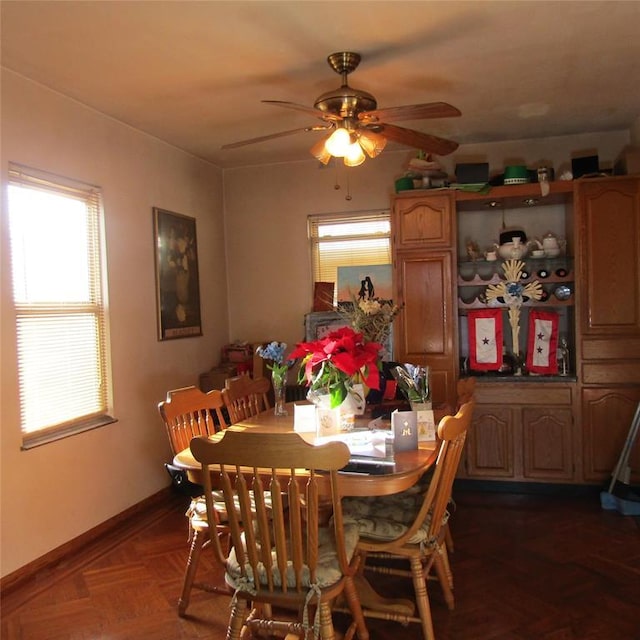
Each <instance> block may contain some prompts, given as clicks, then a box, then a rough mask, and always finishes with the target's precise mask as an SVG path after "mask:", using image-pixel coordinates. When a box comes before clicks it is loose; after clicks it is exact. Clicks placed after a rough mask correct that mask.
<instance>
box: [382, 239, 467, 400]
mask: <svg viewBox="0 0 640 640" xmlns="http://www.w3.org/2000/svg"><path fill="white" fill-rule="evenodd" d="M452 274H453V256H452V254H451V252H450V251H440V252H428V253H424V252H419V253H416V252H404V253H399V254H398V255H397V256H396V264H395V282H396V298H397V301H398V303H399V304H404V309H403V310H402V312H401V313H400V314H399V315H398V316H397V318H396V320H395V321H394V326H395V331H396V333H395V337H396V345H395V353H396V358H397V359H398V361H399V362H411V363H412V364H423V365H428V366H429V367H431V385H432V388H433V394H432V396H433V401H434V402H436V403H443V402H446V403H447V404H450V405H451V406H454V404H455V385H456V368H457V367H456V365H457V356H456V348H455V336H456V334H457V313H456V309H455V306H454V284H453V277H452Z"/></svg>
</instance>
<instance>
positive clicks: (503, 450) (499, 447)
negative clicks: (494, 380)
mask: <svg viewBox="0 0 640 640" xmlns="http://www.w3.org/2000/svg"><path fill="white" fill-rule="evenodd" d="M513 422H514V416H513V415H512V410H511V409H509V408H508V407H506V406H504V405H496V406H490V405H476V406H475V408H474V411H473V422H472V424H471V429H469V433H468V435H467V440H466V443H465V461H464V475H466V477H468V478H492V479H498V480H499V479H507V478H508V479H513V477H514V459H513V451H514V450H513V430H514V425H513Z"/></svg>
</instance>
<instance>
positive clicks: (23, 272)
mask: <svg viewBox="0 0 640 640" xmlns="http://www.w3.org/2000/svg"><path fill="white" fill-rule="evenodd" d="M8 195H9V232H10V236H11V266H12V274H13V299H14V305H15V313H16V338H17V354H18V379H19V388H20V416H21V428H22V435H23V448H31V447H35V446H38V445H40V444H44V443H46V442H50V441H52V440H57V439H59V438H61V437H65V436H68V435H71V434H73V433H77V432H79V431H86V430H88V429H93V428H95V427H98V426H101V425H103V424H107V423H109V422H113V421H114V420H113V418H111V417H110V416H109V408H110V397H111V389H110V386H111V385H110V375H109V366H108V356H107V343H108V336H107V316H106V302H105V290H106V286H105V283H104V273H103V264H102V253H103V249H102V207H101V193H100V190H99V189H97V188H96V187H92V186H89V185H81V184H78V183H75V182H73V181H70V180H66V179H63V178H59V177H58V176H52V175H49V174H44V173H42V172H39V171H35V170H32V169H28V168H25V167H20V166H17V165H11V166H10V167H9V189H8Z"/></svg>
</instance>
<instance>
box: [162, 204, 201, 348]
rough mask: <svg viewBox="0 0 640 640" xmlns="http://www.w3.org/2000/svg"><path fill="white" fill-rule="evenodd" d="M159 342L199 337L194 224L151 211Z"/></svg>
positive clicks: (196, 253)
mask: <svg viewBox="0 0 640 640" xmlns="http://www.w3.org/2000/svg"><path fill="white" fill-rule="evenodd" d="M153 232H154V241H155V258H156V303H157V309H158V339H159V340H173V339H175V338H189V337H192V336H201V335H202V323H201V320H200V281H199V275H198V243H197V240H196V220H195V218H190V217H188V216H184V215H182V214H180V213H173V212H172V211H165V210H164V209H159V208H157V207H154V208H153Z"/></svg>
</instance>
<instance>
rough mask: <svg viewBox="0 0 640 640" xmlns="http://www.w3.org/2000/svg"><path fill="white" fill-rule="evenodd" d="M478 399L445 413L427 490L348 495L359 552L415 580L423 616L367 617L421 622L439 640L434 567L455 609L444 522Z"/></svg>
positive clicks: (386, 570)
mask: <svg viewBox="0 0 640 640" xmlns="http://www.w3.org/2000/svg"><path fill="white" fill-rule="evenodd" d="M472 413H473V402H467V403H465V404H463V405H462V407H461V408H460V410H459V411H458V413H457V414H456V415H455V416H445V417H444V418H442V420H440V423H439V424H438V437H439V439H440V441H441V444H440V450H439V453H438V458H437V462H436V465H435V470H434V473H433V477H432V480H431V483H430V484H429V486H428V488H427V490H426V492H424V493H420V492H403V493H400V494H395V495H391V496H387V497H383V498H375V499H372V498H345V499H344V501H343V510H344V520H345V523H352V522H357V523H358V528H359V532H360V540H359V542H358V547H357V550H358V551H359V552H361V553H362V554H364V555H366V556H367V559H375V558H378V559H380V558H382V559H384V560H385V561H386V562H387V564H386V565H385V564H371V563H370V562H368V563H367V564H366V566H365V568H366V569H370V570H372V571H377V572H378V573H383V574H386V575H400V576H409V577H411V578H412V579H413V586H414V592H415V599H416V604H417V608H418V614H419V617H415V616H414V612H413V611H405V612H391V611H388V612H373V611H370V610H365V611H364V614H365V616H371V617H377V618H384V619H391V620H397V621H399V622H402V623H404V624H406V623H407V622H419V623H420V624H421V625H422V632H423V636H424V638H425V640H434V638H435V636H434V633H433V623H432V619H431V608H430V605H429V597H428V593H427V578H428V575H429V572H430V571H431V569H432V568H434V569H435V572H436V574H437V577H438V579H439V581H440V584H441V586H442V588H443V591H444V595H445V600H446V601H447V604H448V605H449V607H450V608H452V605H453V593H452V591H451V588H450V586H449V580H448V576H447V575H446V571H447V569H446V564H445V557H446V556H445V555H444V554H445V553H446V549H445V543H444V536H445V526H446V522H447V518H448V513H447V505H448V503H449V498H450V496H451V487H452V485H453V480H454V478H455V475H456V471H457V469H458V464H459V462H460V455H461V453H462V448H463V446H464V441H465V438H466V434H467V430H468V428H469V424H470V423H471V417H472ZM389 559H392V560H398V559H406V560H408V561H409V564H410V569H409V570H407V569H404V568H402V567H394V566H388V560H389Z"/></svg>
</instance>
